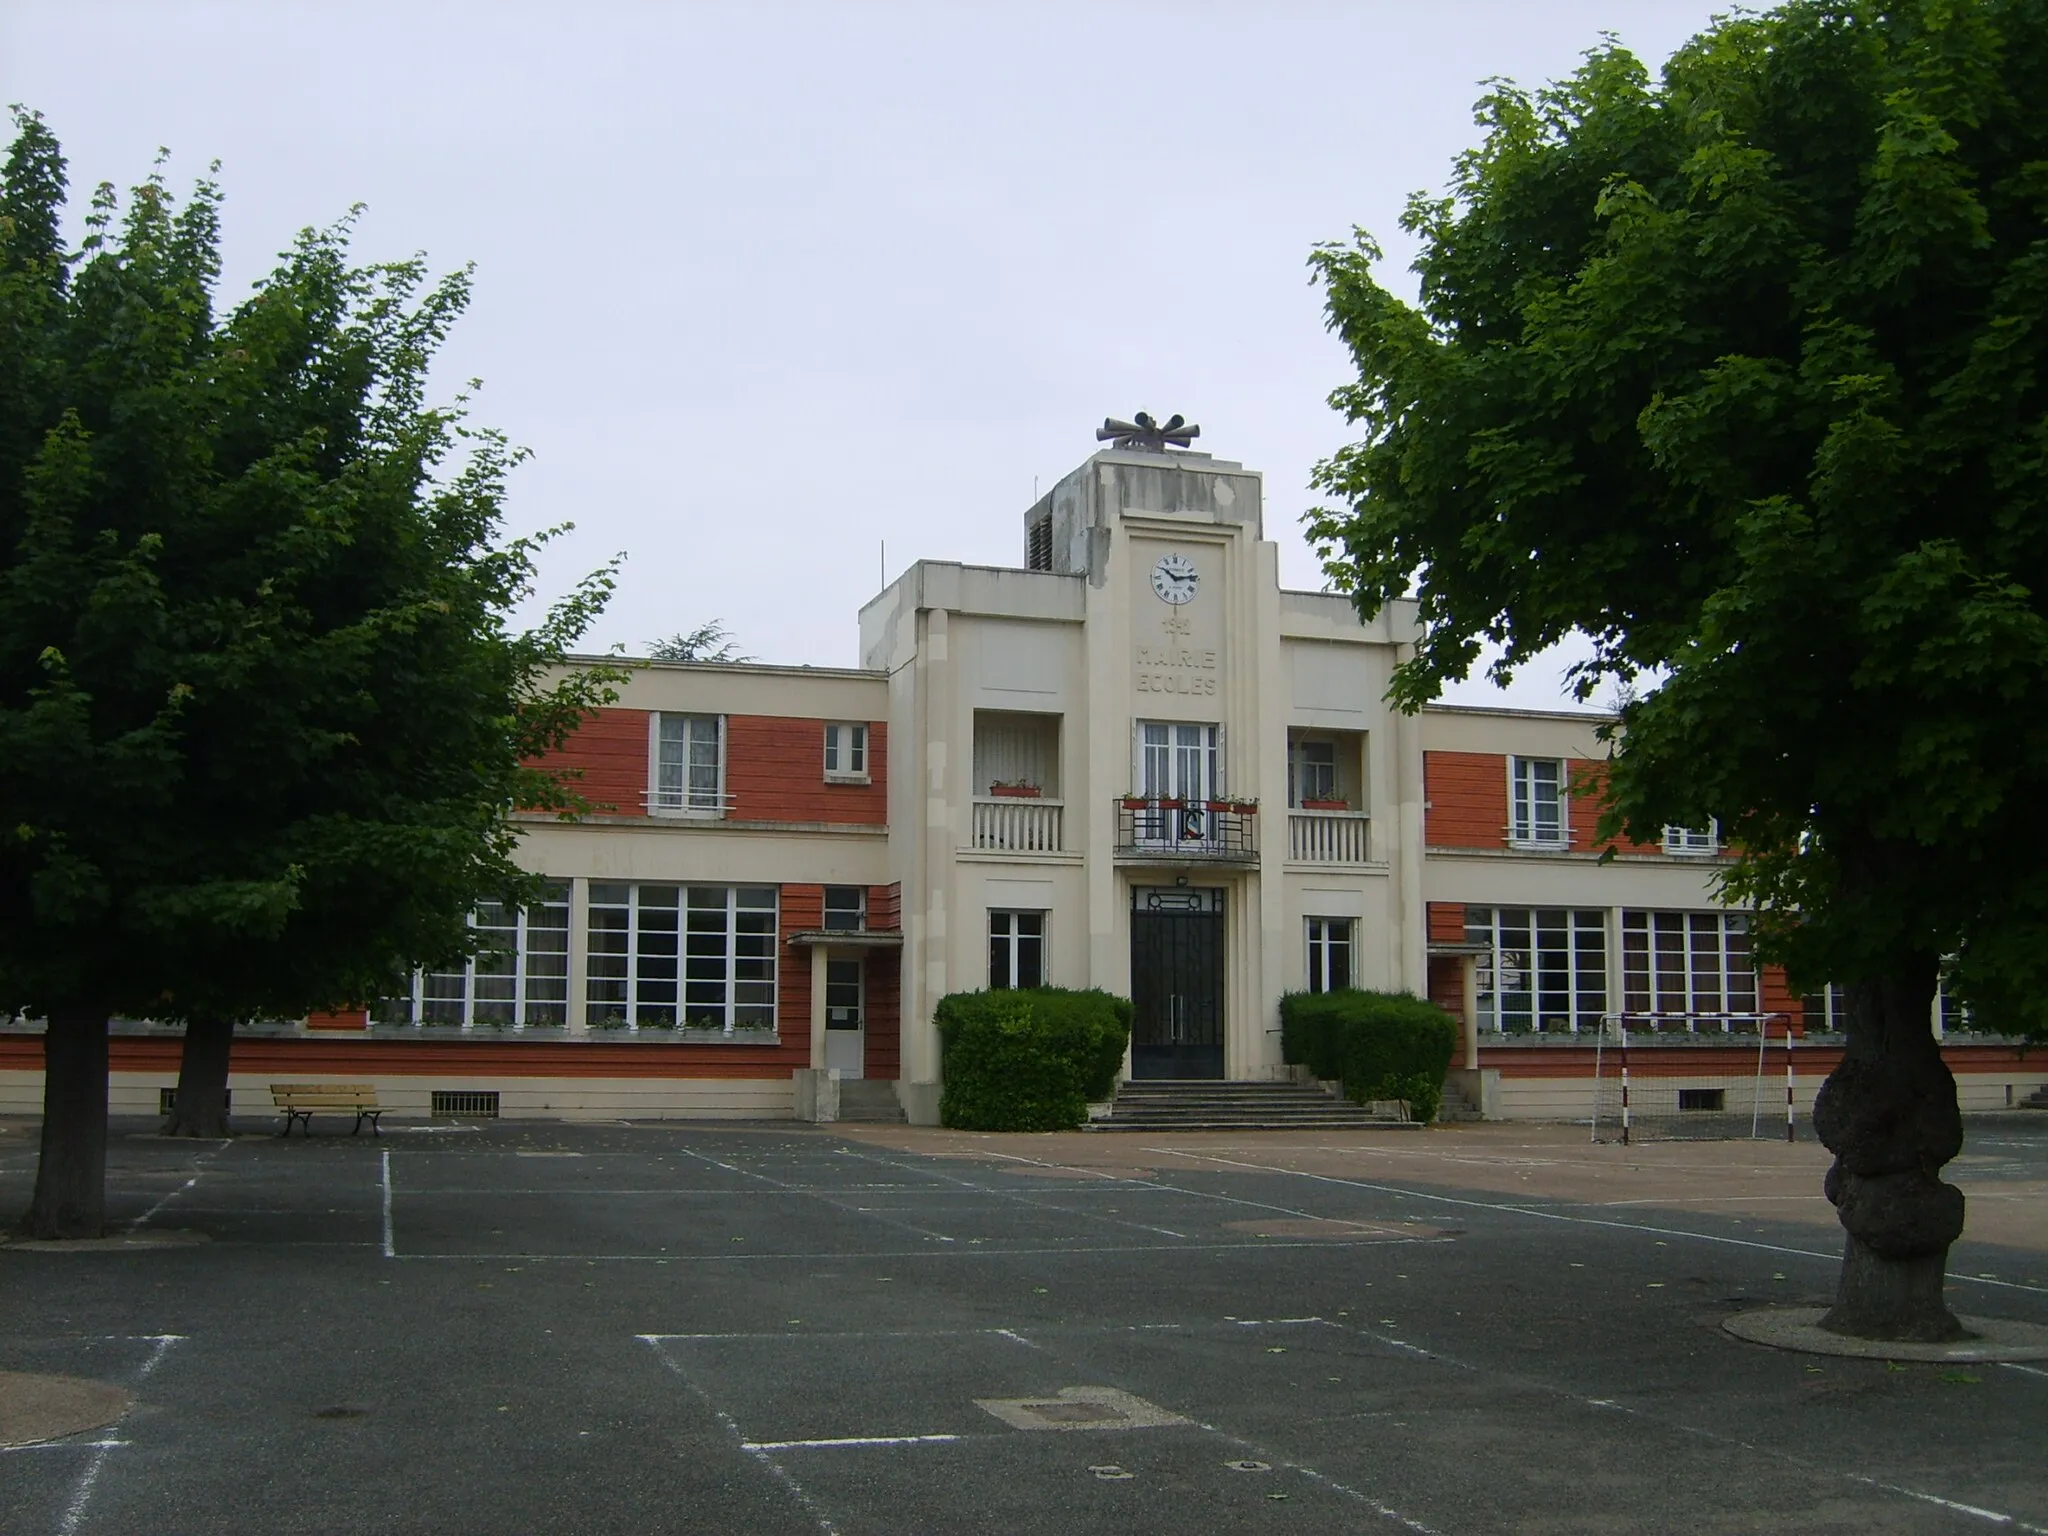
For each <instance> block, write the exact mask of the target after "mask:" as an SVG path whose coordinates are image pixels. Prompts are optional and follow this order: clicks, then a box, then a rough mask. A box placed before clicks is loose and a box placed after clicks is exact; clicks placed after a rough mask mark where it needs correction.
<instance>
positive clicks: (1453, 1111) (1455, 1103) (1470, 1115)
mask: <svg viewBox="0 0 2048 1536" xmlns="http://www.w3.org/2000/svg"><path fill="white" fill-rule="evenodd" d="M1436 1118H1437V1123H1438V1124H1458V1123H1462V1122H1473V1123H1476V1122H1478V1121H1481V1120H1484V1119H1485V1118H1486V1115H1485V1114H1484V1113H1483V1112H1482V1111H1481V1110H1480V1108H1479V1106H1478V1105H1477V1104H1474V1103H1473V1102H1472V1100H1471V1097H1470V1096H1469V1095H1468V1094H1467V1093H1466V1092H1465V1090H1464V1089H1463V1088H1461V1087H1459V1086H1458V1084H1457V1083H1456V1082H1455V1081H1452V1082H1446V1083H1445V1084H1444V1101H1443V1103H1442V1104H1440V1105H1438V1106H1437V1112H1436Z"/></svg>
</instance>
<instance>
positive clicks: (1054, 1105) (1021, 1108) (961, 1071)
mask: <svg viewBox="0 0 2048 1536" xmlns="http://www.w3.org/2000/svg"><path fill="white" fill-rule="evenodd" d="M1131 1016H1132V1015H1131V1005H1130V1002H1129V1001H1128V1000H1127V999H1125V998H1121V997H1113V996H1111V995H1110V994H1109V993H1107V992H1102V991H1087V992H1073V991H1069V990H1067V989H1065V988H1063V987H1034V988H1030V989H1028V990H1021V991H1000V992H955V993H952V994H951V995H950V996H947V997H942V998H940V999H939V1005H938V1007H937V1008H936V1009H935V1010H934V1011H933V1018H934V1020H935V1021H936V1022H937V1024H938V1027H939V1043H940V1049H941V1052H942V1055H941V1061H942V1063H943V1066H942V1071H943V1074H944V1077H945V1088H944V1091H943V1092H942V1093H941V1094H940V1096H939V1121H940V1123H941V1124H943V1125H949V1126H953V1127H955V1128H956V1129H959V1130H965V1131H1064V1130H1071V1129H1073V1128H1074V1127H1075V1126H1077V1125H1080V1124H1082V1123H1083V1122H1084V1121H1085V1120H1086V1119H1087V1118H1088V1101H1089V1100H1090V1099H1106V1098H1108V1097H1109V1095H1110V1094H1111V1093H1112V1092H1113V1091H1114V1089H1115V1086H1116V1074H1117V1069H1118V1068H1119V1067H1121V1066H1122V1065H1123V1059H1124V1050H1125V1047H1126V1046H1127V1045H1128V1044H1129V1042H1130V1038H1131Z"/></svg>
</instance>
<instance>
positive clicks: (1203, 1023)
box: [1131, 887, 1223, 1078]
mask: <svg viewBox="0 0 2048 1536" xmlns="http://www.w3.org/2000/svg"><path fill="white" fill-rule="evenodd" d="M1131 895H1132V904H1131V1002H1132V1004H1133V1006H1134V1007H1135V1009H1136V1011H1137V1018H1136V1020H1135V1021H1134V1023H1133V1025H1132V1029H1131V1075H1132V1076H1133V1077H1154V1078H1156V1077H1221V1076H1223V892H1222V891H1220V890H1189V889H1186V888H1184V887H1171V888H1158V889H1151V890H1143V889H1141V890H1136V891H1133V892H1132V893H1131Z"/></svg>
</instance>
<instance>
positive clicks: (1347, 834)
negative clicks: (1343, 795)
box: [1287, 811, 1372, 864]
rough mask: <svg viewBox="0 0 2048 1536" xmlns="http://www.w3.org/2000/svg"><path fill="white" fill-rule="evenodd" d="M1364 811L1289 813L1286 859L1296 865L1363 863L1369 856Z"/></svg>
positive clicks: (1368, 823)
mask: <svg viewBox="0 0 2048 1536" xmlns="http://www.w3.org/2000/svg"><path fill="white" fill-rule="evenodd" d="M1371 828H1372V818H1371V817H1369V816H1367V815H1366V814H1365V812H1363V811H1289V812H1288V813H1287V857H1288V859H1289V860H1291V861H1292V862H1294V863H1296V864H1363V863H1365V862H1366V860H1368V859H1370V858H1371V857H1372V838H1371Z"/></svg>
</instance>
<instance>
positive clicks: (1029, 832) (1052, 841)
mask: <svg viewBox="0 0 2048 1536" xmlns="http://www.w3.org/2000/svg"><path fill="white" fill-rule="evenodd" d="M1065 812H1066V806H1065V805H1064V804H1063V803H1062V802H1061V801H1058V800H1024V799H1006V798H1000V797H995V796H991V797H988V798H985V799H984V798H981V797H976V799H975V802H974V839H973V847H974V848H975V849H976V850H977V851H980V852H986V853H1058V852H1060V851H1061V850H1062V849H1063V848H1065V847H1066V843H1065V842H1064V841H1063V839H1064V836H1065V829H1064V826H1063V824H1062V823H1063V820H1064V816H1065Z"/></svg>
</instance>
